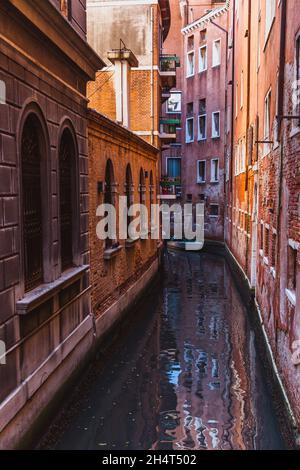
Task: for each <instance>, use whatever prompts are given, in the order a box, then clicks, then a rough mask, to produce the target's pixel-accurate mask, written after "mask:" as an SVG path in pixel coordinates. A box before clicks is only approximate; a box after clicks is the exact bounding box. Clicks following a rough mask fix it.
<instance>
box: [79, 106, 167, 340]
mask: <svg viewBox="0 0 300 470" xmlns="http://www.w3.org/2000/svg"><path fill="white" fill-rule="evenodd" d="M88 135H89V210H90V263H91V286H92V310H93V313H94V316H95V324H96V329H97V336H98V337H102V336H103V335H104V334H105V333H106V332H107V331H108V329H109V327H110V326H112V325H113V324H114V323H115V322H116V321H119V320H120V318H121V317H122V315H123V314H124V313H125V312H126V310H127V309H128V307H129V306H130V305H131V304H132V303H133V302H135V301H136V299H137V298H138V297H139V295H140V294H141V292H142V291H143V290H144V288H145V287H146V286H147V285H148V283H149V281H150V280H151V279H152V278H153V276H154V275H155V274H156V273H157V270H158V265H159V261H160V248H161V242H160V240H157V239H151V237H150V233H151V231H150V217H151V207H150V205H151V204H152V203H154V202H155V201H156V199H157V187H156V185H155V181H157V180H158V174H157V168H158V158H159V151H158V149H157V148H156V147H154V146H152V145H150V144H148V143H147V142H145V140H144V139H142V138H141V137H138V136H137V135H135V134H134V133H133V132H130V131H129V130H128V129H125V128H124V127H123V126H120V125H118V124H117V123H115V122H114V121H112V120H110V119H108V118H107V117H105V116H103V115H101V114H99V113H97V112H96V111H90V112H89V125H88ZM122 196H123V197H126V202H127V205H130V204H139V203H140V202H142V203H144V204H145V206H146V207H147V210H148V232H147V235H149V238H147V239H142V238H138V239H136V240H133V239H130V237H129V236H128V237H127V239H126V237H125V238H123V237H121V236H120V230H119V229H120V226H119V220H120V219H119V215H120V216H121V217H122V213H121V207H120V199H119V198H120V197H122ZM108 201H110V203H111V204H113V206H114V207H115V209H116V213H117V217H118V218H117V227H116V238H115V239H113V240H108V239H106V240H101V239H99V238H98V236H97V224H98V222H99V221H100V220H101V218H100V217H99V216H97V207H98V206H99V205H100V204H102V203H104V202H108ZM126 222H128V220H127V221H126Z"/></svg>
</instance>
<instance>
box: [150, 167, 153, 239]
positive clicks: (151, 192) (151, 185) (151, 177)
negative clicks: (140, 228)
mask: <svg viewBox="0 0 300 470" xmlns="http://www.w3.org/2000/svg"><path fill="white" fill-rule="evenodd" d="M149 192H150V214H149V220H150V222H149V226H150V228H151V231H152V229H153V227H152V225H153V223H154V221H153V220H152V217H153V211H152V204H154V180H153V172H152V170H151V171H150V184H149Z"/></svg>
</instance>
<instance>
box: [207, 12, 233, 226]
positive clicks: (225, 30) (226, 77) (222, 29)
mask: <svg viewBox="0 0 300 470" xmlns="http://www.w3.org/2000/svg"><path fill="white" fill-rule="evenodd" d="M210 23H211V24H213V25H214V26H216V27H217V28H219V29H220V30H221V31H223V33H225V37H226V48H225V51H226V66H225V83H226V84H227V79H228V73H227V57H228V35H229V34H228V30H227V29H225V28H223V27H222V26H220V25H218V24H217V23H215V22H214V21H213V20H212V19H211V20H210ZM227 26H228V25H227ZM226 105H227V94H226V95H225V107H226ZM224 116H225V115H224ZM223 128H224V170H225V171H224V182H223V184H224V190H223V193H224V206H223V221H222V223H223V232H224V224H225V220H224V216H225V214H224V211H225V198H226V145H225V143H226V131H225V128H226V125H225V123H224V126H223Z"/></svg>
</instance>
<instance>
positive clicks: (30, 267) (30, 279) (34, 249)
mask: <svg viewBox="0 0 300 470" xmlns="http://www.w3.org/2000/svg"><path fill="white" fill-rule="evenodd" d="M42 135H43V134H42V131H41V126H40V123H39V120H38V119H37V117H36V116H35V115H34V114H30V115H29V116H28V118H27V119H26V121H25V124H24V127H23V132H22V139H21V170H22V218H23V248H24V284H25V292H26V291H29V290H31V289H34V288H35V287H37V286H38V285H39V284H41V283H42V282H43V221H42V217H43V214H42V193H41V190H42V185H41V180H42V172H41V156H42Z"/></svg>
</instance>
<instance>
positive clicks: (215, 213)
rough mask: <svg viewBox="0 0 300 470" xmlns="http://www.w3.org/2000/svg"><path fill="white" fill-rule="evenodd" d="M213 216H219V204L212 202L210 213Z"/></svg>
mask: <svg viewBox="0 0 300 470" xmlns="http://www.w3.org/2000/svg"><path fill="white" fill-rule="evenodd" d="M209 215H210V216H211V217H218V215H219V204H210V214H209Z"/></svg>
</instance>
